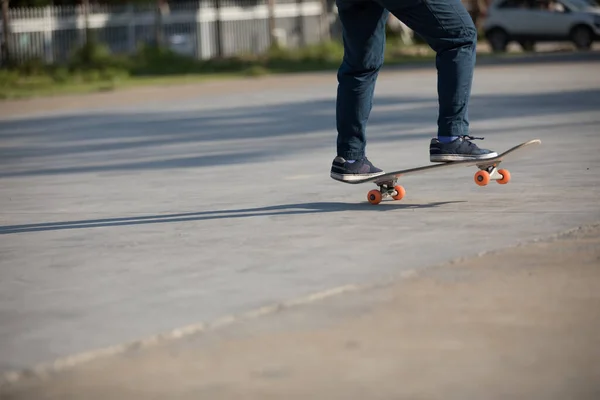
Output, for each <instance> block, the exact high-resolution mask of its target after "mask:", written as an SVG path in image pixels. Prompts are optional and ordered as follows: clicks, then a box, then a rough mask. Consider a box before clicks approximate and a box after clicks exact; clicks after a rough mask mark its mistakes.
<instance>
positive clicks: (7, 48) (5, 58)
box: [0, 0, 12, 66]
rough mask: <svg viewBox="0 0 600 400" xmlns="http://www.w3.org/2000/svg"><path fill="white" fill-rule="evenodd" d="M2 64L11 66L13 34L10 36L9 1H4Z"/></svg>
mask: <svg viewBox="0 0 600 400" xmlns="http://www.w3.org/2000/svg"><path fill="white" fill-rule="evenodd" d="M2 38H3V39H2V44H1V45H0V46H1V47H2V64H4V66H10V65H11V57H12V54H11V45H10V43H11V34H10V17H9V15H8V0H2Z"/></svg>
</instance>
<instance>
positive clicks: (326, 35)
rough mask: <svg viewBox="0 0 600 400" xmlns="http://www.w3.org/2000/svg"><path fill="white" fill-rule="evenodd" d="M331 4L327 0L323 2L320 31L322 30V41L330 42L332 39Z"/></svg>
mask: <svg viewBox="0 0 600 400" xmlns="http://www.w3.org/2000/svg"><path fill="white" fill-rule="evenodd" d="M328 21H329V3H328V2H327V0H321V18H320V21H319V22H320V25H321V26H320V28H321V29H320V30H321V40H323V41H325V40H329V39H331V35H330V31H329V29H330V28H329V22H328Z"/></svg>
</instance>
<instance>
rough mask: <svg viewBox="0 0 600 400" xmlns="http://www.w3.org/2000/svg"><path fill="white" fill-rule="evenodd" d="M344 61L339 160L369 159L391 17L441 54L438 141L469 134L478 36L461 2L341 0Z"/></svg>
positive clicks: (438, 58)
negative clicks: (368, 128)
mask: <svg viewBox="0 0 600 400" xmlns="http://www.w3.org/2000/svg"><path fill="white" fill-rule="evenodd" d="M336 2H337V7H338V12H339V18H340V21H341V24H342V27H343V40H344V59H343V62H342V64H341V66H340V68H339V71H338V83H339V85H338V92H337V105H336V120H337V131H338V137H337V153H338V154H337V155H338V156H342V157H344V158H346V159H358V158H361V157H363V156H364V155H365V146H366V126H367V121H368V119H369V114H370V113H371V108H372V104H373V92H374V89H375V81H376V79H377V75H378V73H379V70H380V68H381V66H382V64H383V58H384V48H385V41H386V40H385V25H386V22H387V19H388V16H389V13H390V12H391V13H392V14H394V15H395V16H396V17H397V18H398V19H399V20H400V21H402V22H404V23H405V24H406V25H407V26H408V27H409V28H411V29H412V30H413V31H415V32H416V33H417V34H418V35H420V36H421V37H422V38H423V39H424V40H425V41H426V42H427V43H428V44H429V46H431V48H432V49H433V50H434V51H435V52H436V68H437V71H438V85H437V90H438V101H439V113H438V121H437V123H438V132H437V134H438V136H458V135H466V134H468V128H469V121H468V115H467V107H468V103H469V97H470V95H471V82H472V80H473V69H474V67H475V46H476V42H477V30H476V28H475V25H474V24H473V20H472V19H471V17H470V16H469V14H468V12H467V10H466V9H465V7H464V6H463V4H462V3H461V1H460V0H377V1H375V0H336Z"/></svg>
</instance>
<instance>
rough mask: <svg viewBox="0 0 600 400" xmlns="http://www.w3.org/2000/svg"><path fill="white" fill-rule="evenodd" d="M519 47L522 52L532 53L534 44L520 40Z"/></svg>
mask: <svg viewBox="0 0 600 400" xmlns="http://www.w3.org/2000/svg"><path fill="white" fill-rule="evenodd" d="M519 45H520V46H521V48H522V49H523V51H527V52H533V51H535V42H534V41H533V40H521V41H520V42H519Z"/></svg>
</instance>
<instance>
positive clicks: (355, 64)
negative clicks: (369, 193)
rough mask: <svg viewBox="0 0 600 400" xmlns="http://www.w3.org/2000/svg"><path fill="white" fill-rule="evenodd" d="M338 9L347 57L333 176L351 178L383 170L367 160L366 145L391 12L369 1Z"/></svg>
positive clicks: (344, 3)
mask: <svg viewBox="0 0 600 400" xmlns="http://www.w3.org/2000/svg"><path fill="white" fill-rule="evenodd" d="M338 12H339V18H340V21H341V24H342V29H343V41H344V59H343V61H342V64H341V65H340V68H339V70H338V75H337V76H338V83H339V84H338V91H337V102H336V125H337V132H338V136H337V157H336V159H335V160H334V162H333V165H332V169H331V177H332V178H334V179H337V180H341V181H351V180H357V179H362V178H366V177H371V176H376V175H380V174H382V173H383V171H381V170H380V169H379V168H376V167H374V166H373V165H372V164H371V163H370V162H369V161H368V160H367V159H366V157H365V148H366V125H367V121H368V119H369V115H370V113H371V108H372V105H373V92H374V90H375V83H376V80H377V75H378V73H379V70H380V68H381V66H382V64H383V56H384V50H385V25H386V22H387V18H388V15H389V12H388V11H387V10H385V9H384V8H383V7H382V6H381V5H379V4H377V3H375V2H372V1H368V0H366V1H358V2H357V1H345V0H338ZM349 161H350V162H349Z"/></svg>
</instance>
